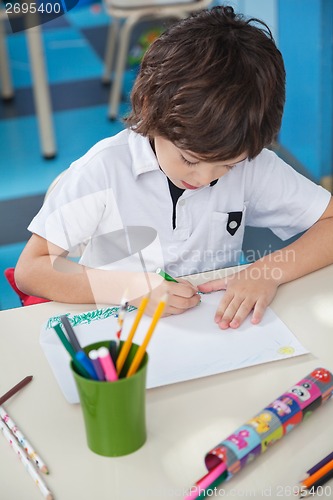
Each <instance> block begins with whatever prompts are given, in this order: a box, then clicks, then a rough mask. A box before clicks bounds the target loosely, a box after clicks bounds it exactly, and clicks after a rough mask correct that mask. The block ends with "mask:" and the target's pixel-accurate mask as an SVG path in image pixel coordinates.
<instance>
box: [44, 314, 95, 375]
mask: <svg viewBox="0 0 333 500" xmlns="http://www.w3.org/2000/svg"><path fill="white" fill-rule="evenodd" d="M53 330H54V331H55V332H56V334H57V336H58V337H59V340H60V342H61V343H62V345H63V346H64V348H65V349H66V351H67V352H68V354H69V355H70V357H71V358H72V361H73V364H74V366H75V369H76V371H77V372H78V374H79V375H81V376H82V377H85V378H89V377H90V375H89V373H88V372H87V370H86V369H85V368H84V366H82V365H81V364H80V363H79V362H78V360H77V359H76V357H75V354H76V352H75V350H74V348H73V346H72V344H71V343H70V342H69V340H68V338H67V337H66V335H65V334H64V332H63V331H62V328H61V326H60V323H58V324H57V325H55V326H54V327H53Z"/></svg>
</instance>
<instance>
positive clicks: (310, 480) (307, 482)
mask: <svg viewBox="0 0 333 500" xmlns="http://www.w3.org/2000/svg"><path fill="white" fill-rule="evenodd" d="M331 470H333V460H331V461H330V462H328V463H327V464H326V465H324V466H323V467H322V468H321V469H319V470H317V472H315V473H314V474H312V476H310V477H308V478H307V479H304V480H303V481H302V485H303V486H305V488H308V489H309V488H311V486H312V485H313V484H314V483H315V482H316V481H318V479H320V478H321V477H323V476H324V475H325V474H326V473H327V472H330V471H331Z"/></svg>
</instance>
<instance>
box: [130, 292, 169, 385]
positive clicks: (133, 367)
mask: <svg viewBox="0 0 333 500" xmlns="http://www.w3.org/2000/svg"><path fill="white" fill-rule="evenodd" d="M167 299H168V295H167V294H165V295H164V296H163V297H162V300H161V301H160V303H159V304H158V306H157V308H156V310H155V312H154V316H153V319H152V321H151V323H150V326H149V328H148V331H147V333H146V336H145V338H144V340H143V342H142V344H141V345H140V347H139V348H138V350H137V351H136V353H135V356H134V359H133V361H132V363H131V365H130V367H129V370H128V372H127V375H126V377H130V376H131V375H134V373H135V372H136V371H137V369H138V368H139V366H140V363H141V361H142V359H143V357H144V355H145V352H146V348H147V345H148V344H149V341H150V339H151V337H152V335H153V333H154V330H155V327H156V325H157V322H158V320H159V319H160V317H161V316H162V314H163V311H164V309H165V306H166V304H167Z"/></svg>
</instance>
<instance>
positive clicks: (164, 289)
mask: <svg viewBox="0 0 333 500" xmlns="http://www.w3.org/2000/svg"><path fill="white" fill-rule="evenodd" d="M149 276H150V277H151V283H153V282H155V281H156V279H159V281H160V283H159V284H158V286H153V289H152V292H151V295H150V300H149V303H148V305H147V308H146V310H145V314H148V315H149V316H152V315H153V314H154V312H155V309H156V307H157V305H158V303H159V302H160V300H161V299H162V297H163V296H164V295H165V293H167V294H168V302H167V305H166V307H165V309H164V312H163V317H165V316H170V315H171V314H181V313H183V312H184V311H186V310H187V309H191V308H192V307H194V306H196V305H197V304H198V303H199V302H200V295H199V294H198V289H197V287H196V286H194V285H192V284H191V283H190V282H189V281H186V280H184V279H181V278H177V283H174V282H171V281H166V280H164V279H162V278H161V277H160V276H158V275H155V276H154V275H150V273H149ZM155 285H156V283H155ZM140 301H141V298H140V299H137V300H133V301H131V304H133V305H134V306H136V307H137V306H138V305H139V304H140Z"/></svg>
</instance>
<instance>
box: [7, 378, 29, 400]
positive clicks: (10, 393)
mask: <svg viewBox="0 0 333 500" xmlns="http://www.w3.org/2000/svg"><path fill="white" fill-rule="evenodd" d="M31 381H32V375H28V376H27V377H24V379H22V380H21V381H20V382H19V383H18V384H16V385H14V387H12V388H11V389H9V391H8V392H6V394H3V395H2V396H1V397H0V405H2V404H3V403H4V402H5V401H7V399H9V398H11V397H12V396H14V394H16V393H17V392H18V391H20V390H21V389H22V388H23V387H25V386H26V385H27V384H29V382H31Z"/></svg>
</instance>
